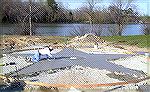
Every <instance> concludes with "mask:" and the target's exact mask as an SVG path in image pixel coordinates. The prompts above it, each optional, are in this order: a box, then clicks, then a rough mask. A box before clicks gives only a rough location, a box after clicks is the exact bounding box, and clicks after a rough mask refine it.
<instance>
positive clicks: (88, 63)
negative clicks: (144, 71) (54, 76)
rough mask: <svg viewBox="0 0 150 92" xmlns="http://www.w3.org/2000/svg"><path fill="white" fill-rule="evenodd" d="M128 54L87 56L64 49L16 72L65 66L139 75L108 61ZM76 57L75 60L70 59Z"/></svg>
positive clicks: (29, 71) (135, 71) (21, 72)
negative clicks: (48, 58) (51, 57)
mask: <svg viewBox="0 0 150 92" xmlns="http://www.w3.org/2000/svg"><path fill="white" fill-rule="evenodd" d="M130 56H132V55H129V54H87V53H84V52H81V51H78V50H75V49H72V48H65V49H64V50H62V51H60V52H58V53H57V54H55V55H54V57H55V58H56V59H50V60H42V61H40V62H38V63H34V64H32V65H30V66H27V67H25V68H23V69H21V70H19V71H18V74H28V73H33V72H38V71H43V70H48V69H55V68H61V67H66V66H74V65H80V66H83V67H91V68H98V69H106V70H107V71H111V72H115V71H116V72H122V73H125V74H130V75H139V76H140V75H141V74H140V73H139V72H138V71H137V70H133V69H129V68H126V67H123V66H119V65H117V64H114V63H111V62H109V61H108V60H112V59H119V58H122V57H130ZM71 57H76V58H77V59H75V60H74V59H70V58H71Z"/></svg>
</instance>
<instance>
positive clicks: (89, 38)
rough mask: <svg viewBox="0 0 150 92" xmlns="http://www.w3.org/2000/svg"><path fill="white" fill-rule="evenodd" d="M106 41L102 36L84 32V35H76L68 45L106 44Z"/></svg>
mask: <svg viewBox="0 0 150 92" xmlns="http://www.w3.org/2000/svg"><path fill="white" fill-rule="evenodd" d="M107 43H108V42H106V41H105V40H103V39H102V38H100V37H98V36H95V35H94V34H85V35H84V36H81V37H80V36H77V37H75V38H73V39H72V40H71V41H70V45H73V46H75V47H78V46H80V47H82V46H90V47H91V46H94V45H96V44H103V45H106V44H107Z"/></svg>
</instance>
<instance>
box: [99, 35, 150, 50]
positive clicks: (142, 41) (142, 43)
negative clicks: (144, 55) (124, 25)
mask: <svg viewBox="0 0 150 92" xmlns="http://www.w3.org/2000/svg"><path fill="white" fill-rule="evenodd" d="M101 38H102V39H104V40H106V41H110V42H114V43H122V44H125V45H134V46H138V47H140V48H150V35H132V36H108V37H101Z"/></svg>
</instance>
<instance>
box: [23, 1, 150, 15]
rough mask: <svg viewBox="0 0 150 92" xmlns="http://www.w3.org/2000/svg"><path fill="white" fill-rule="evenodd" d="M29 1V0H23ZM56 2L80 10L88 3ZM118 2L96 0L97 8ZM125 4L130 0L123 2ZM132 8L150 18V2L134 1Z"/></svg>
mask: <svg viewBox="0 0 150 92" xmlns="http://www.w3.org/2000/svg"><path fill="white" fill-rule="evenodd" d="M22 1H28V0H22ZM36 1H43V2H44V1H46V0H36ZM55 1H56V2H61V3H63V5H64V7H66V8H68V9H76V8H80V7H82V6H83V5H85V4H86V3H87V1H88V0H55ZM115 1H117V0H95V2H97V4H96V6H101V8H103V7H106V8H107V7H108V6H109V5H110V4H111V3H114V2H115ZM122 1H124V2H126V1H128V0H122ZM132 6H134V8H135V9H136V11H137V12H139V13H140V14H142V15H149V16H150V0H133V2H132Z"/></svg>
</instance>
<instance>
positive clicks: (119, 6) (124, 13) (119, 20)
mask: <svg viewBox="0 0 150 92" xmlns="http://www.w3.org/2000/svg"><path fill="white" fill-rule="evenodd" d="M117 1H118V2H116V3H115V4H113V5H112V6H110V7H109V11H110V16H111V17H112V19H113V21H114V22H115V23H116V24H118V26H119V30H118V32H117V33H118V35H120V36H121V35H122V31H123V27H124V26H125V25H126V24H127V23H129V20H130V19H131V18H133V17H135V16H137V15H138V13H134V11H133V9H132V8H131V6H130V4H131V2H132V1H133V0H127V2H125V1H124V0H117Z"/></svg>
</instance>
